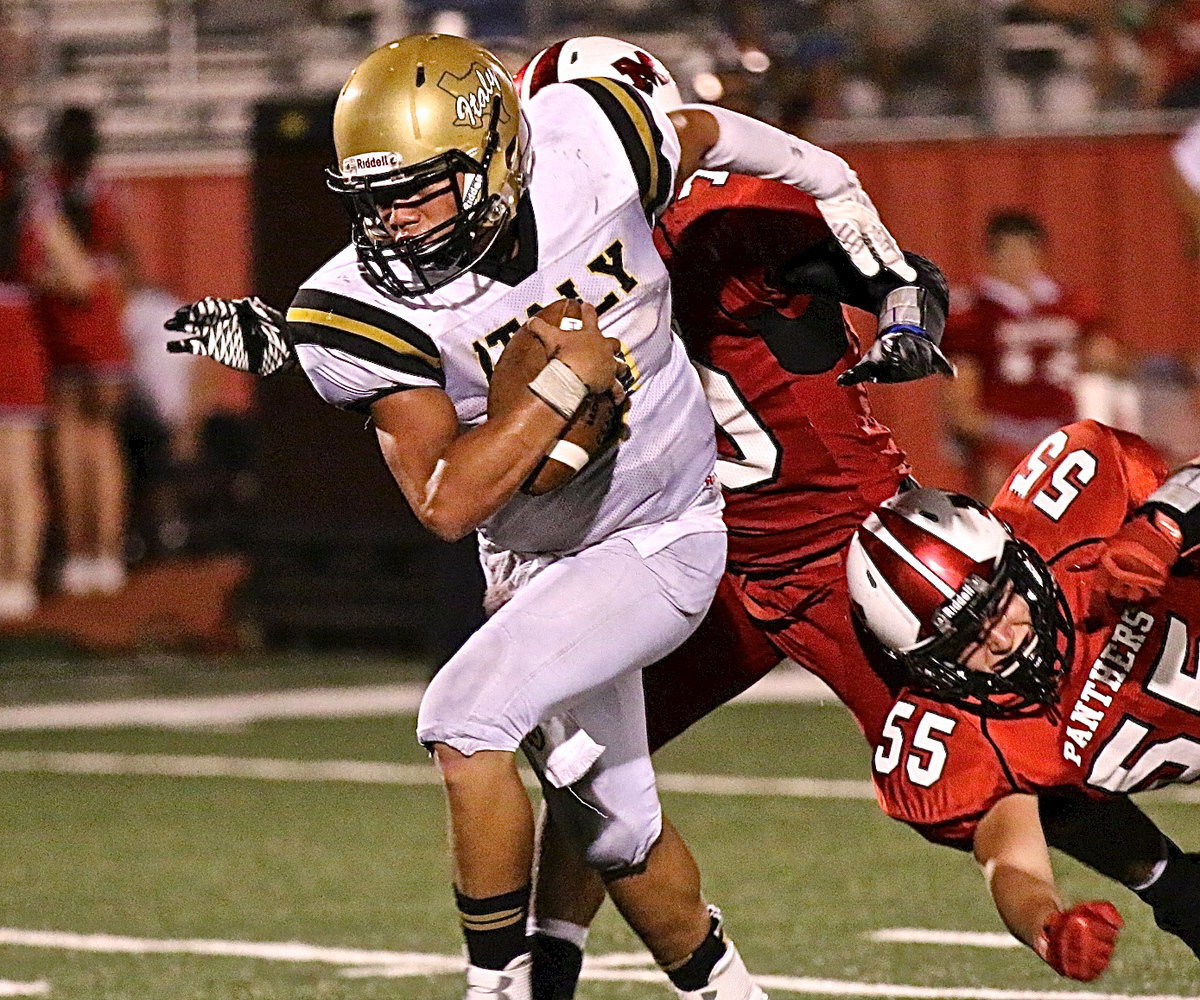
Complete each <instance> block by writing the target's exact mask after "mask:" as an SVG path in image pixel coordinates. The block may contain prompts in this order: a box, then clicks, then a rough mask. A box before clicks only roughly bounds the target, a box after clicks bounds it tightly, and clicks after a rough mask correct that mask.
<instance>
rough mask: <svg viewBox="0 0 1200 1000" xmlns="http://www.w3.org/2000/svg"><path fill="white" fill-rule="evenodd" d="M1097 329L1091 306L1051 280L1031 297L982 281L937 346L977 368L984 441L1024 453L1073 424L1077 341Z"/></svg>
mask: <svg viewBox="0 0 1200 1000" xmlns="http://www.w3.org/2000/svg"><path fill="white" fill-rule="evenodd" d="M1096 322H1097V315H1096V313H1095V312H1094V310H1093V309H1092V308H1091V307H1090V306H1089V305H1087V304H1086V303H1084V302H1083V301H1082V300H1081V299H1080V298H1078V297H1077V296H1074V295H1071V294H1069V293H1066V292H1064V291H1063V290H1062V289H1061V288H1059V286H1058V285H1057V284H1055V283H1054V282H1053V281H1051V280H1050V279H1049V278H1042V279H1040V280H1039V281H1037V282H1035V284H1034V287H1033V289H1032V290H1031V291H1029V292H1025V291H1023V290H1022V289H1019V288H1017V287H1016V286H1014V285H1010V284H1008V283H1007V282H1003V281H1000V280H998V279H996V278H984V279H983V280H981V281H980V282H979V285H978V287H977V288H976V289H975V291H974V295H973V296H972V297H970V298H969V299H968V304H967V305H966V307H965V308H961V309H955V310H954V311H953V312H951V314H950V316H949V317H948V318H947V320H946V335H945V338H944V339H943V342H942V346H943V347H944V348H945V351H946V353H947V354H951V355H954V354H958V355H966V356H968V357H970V358H971V359H973V360H974V361H975V363H976V364H977V365H978V366H979V371H980V391H981V393H982V400H981V402H982V406H983V408H984V410H986V411H987V413H988V414H989V416H990V421H989V423H990V430H989V434H990V436H991V437H993V438H995V439H997V440H998V441H1001V442H1005V443H1008V444H1015V445H1018V446H1020V447H1021V448H1022V449H1027V448H1030V447H1032V446H1033V445H1034V444H1036V443H1037V442H1038V441H1040V440H1041V439H1042V438H1043V437H1045V436H1046V434H1048V433H1049V432H1050V431H1052V430H1054V428H1055V427H1060V426H1062V425H1063V424H1065V423H1068V422H1070V421H1072V420H1074V419H1075V414H1076V403H1075V394H1074V391H1073V385H1074V382H1075V376H1076V360H1077V356H1078V349H1079V342H1080V339H1081V337H1082V336H1083V335H1084V334H1086V333H1088V332H1089V331H1090V330H1091V328H1092V327H1094V325H1095V324H1096Z"/></svg>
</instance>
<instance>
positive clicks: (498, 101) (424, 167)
mask: <svg viewBox="0 0 1200 1000" xmlns="http://www.w3.org/2000/svg"><path fill="white" fill-rule="evenodd" d="M333 141H334V146H335V147H336V149H337V157H338V164H337V167H336V168H334V169H331V170H329V171H328V173H327V181H328V184H329V187H330V189H331V190H333V191H334V192H335V193H336V194H338V195H340V196H341V197H342V198H343V199H344V201H345V203H346V207H347V209H348V210H349V212H350V218H351V223H352V226H353V231H354V244H355V247H356V248H357V250H358V259H359V262H360V264H361V266H362V268H363V272H364V274H365V275H366V277H367V279H368V280H369V281H370V282H371V283H372V284H373V285H375V286H376V287H378V288H380V289H382V290H384V291H386V292H388V293H390V294H392V295H399V296H406V295H422V294H424V293H426V292H429V291H432V290H433V289H435V288H438V287H440V286H442V285H444V284H446V283H447V282H449V281H451V280H453V279H454V278H456V277H458V275H460V274H462V273H463V272H464V271H467V270H468V269H470V268H471V267H472V265H474V264H475V263H477V262H478V261H479V260H480V258H481V257H483V255H484V254H486V253H487V252H488V250H489V249H490V248H491V247H492V245H493V244H494V243H495V242H496V239H497V238H498V237H499V236H500V234H501V233H502V232H503V231H504V228H505V226H506V225H507V224H508V223H509V222H510V221H511V220H512V219H513V217H514V215H515V214H516V210H517V201H518V199H519V198H520V196H521V191H522V189H523V187H524V175H523V171H522V167H521V163H522V156H523V154H524V146H525V127H524V122H523V119H522V117H521V111H520V108H519V107H518V104H517V91H516V88H515V86H514V85H513V81H512V78H511V77H510V76H509V75H508V71H507V70H505V69H504V67H503V66H502V65H501V64H500V62H499V60H497V59H496V57H495V56H493V55H492V54H491V53H490V52H488V51H487V50H486V49H484V48H482V47H480V46H478V45H476V44H475V43H474V42H470V41H468V40H467V39H465V38H455V37H454V36H453V35H409V36H408V37H407V38H401V39H400V40H399V41H395V42H390V43H389V44H387V45H385V46H383V47H382V48H379V49H376V50H375V51H374V52H372V53H371V54H370V55H369V56H367V58H366V59H364V60H363V61H362V62H361V63H359V65H358V66H357V67H356V68H355V70H354V72H353V73H351V74H350V79H349V80H347V81H346V85H345V86H344V87H343V88H342V92H341V94H340V95H338V100H337V105H336V107H335V108H334V113H333ZM447 189H449V190H451V191H452V192H453V193H454V195H455V198H456V202H457V211H456V213H455V215H454V216H453V217H452V218H451V219H449V220H447V221H446V222H444V223H441V224H439V225H437V226H435V227H434V228H432V229H430V230H429V231H428V232H424V233H421V234H419V235H416V236H409V237H401V238H393V236H392V234H391V233H389V232H388V230H387V228H386V227H385V226H384V225H383V222H382V220H381V217H380V208H381V207H386V206H390V205H391V204H392V202H393V201H395V200H396V199H398V198H401V199H402V198H410V197H413V196H414V195H417V194H419V193H421V192H425V195H426V196H432V195H433V194H438V193H442V192H444V191H445V190H447ZM397 262H398V263H400V264H401V265H403V268H402V269H401V270H400V271H397V269H396V268H395V267H394V266H393V265H394V264H395V263H397Z"/></svg>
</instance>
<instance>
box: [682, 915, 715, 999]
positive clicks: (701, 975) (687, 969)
mask: <svg viewBox="0 0 1200 1000" xmlns="http://www.w3.org/2000/svg"><path fill="white" fill-rule="evenodd" d="M726 947H727V945H726V944H725V935H724V934H723V933H722V932H721V923H720V921H719V920H718V919H717V918H716V917H713V918H712V923H711V924H709V927H708V934H707V936H706V937H705V938H704V940H703V941H701V942H700V947H699V948H697V949H696V950H695V951H694V952H692V953H691V955H689V956H688V958H687V961H685V962H684V963H683V964H682V965H679V966H676V967H675V968H674V969H672V970H671V971H670V972H668V973H667V978H668V979H670V980H671V982H672V983H674V984H675V987H676V988H677V989H681V990H683V991H684V992H685V993H691V992H694V991H696V990H698V989H700V988H701V987H702V986H707V985H708V977H709V976H711V975H712V970H713V969H714V968H715V967H716V964H717V963H718V962H719V961H720V960H721V956H722V955H724V954H725V948H726Z"/></svg>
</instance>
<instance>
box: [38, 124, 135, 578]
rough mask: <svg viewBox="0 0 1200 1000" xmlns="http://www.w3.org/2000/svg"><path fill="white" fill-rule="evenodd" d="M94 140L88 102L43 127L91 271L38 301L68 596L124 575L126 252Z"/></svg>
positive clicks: (57, 185)
mask: <svg viewBox="0 0 1200 1000" xmlns="http://www.w3.org/2000/svg"><path fill="white" fill-rule="evenodd" d="M99 145H100V140H99V135H98V133H97V130H96V124H95V121H94V119H93V116H92V113H91V111H89V110H88V109H86V108H66V109H64V110H63V112H62V113H61V114H60V115H59V116H58V118H57V119H56V120H55V122H54V124H53V126H52V128H51V130H50V134H49V142H48V146H49V152H50V155H51V165H52V173H51V181H52V183H53V186H54V191H55V194H56V195H57V199H58V202H59V204H60V206H61V208H62V211H63V214H64V215H65V216H66V218H67V219H68V221H69V222H70V224H71V227H72V229H74V231H75V233H76V235H77V237H78V238H79V239H80V240H81V241H82V243H83V244H84V246H85V247H86V249H87V252H88V256H89V257H90V259H91V261H92V264H93V267H94V268H95V270H96V273H97V281H96V283H95V286H94V287H93V289H92V291H91V292H90V293H89V294H88V296H87V297H86V298H84V299H82V300H80V299H70V298H65V297H63V296H61V295H58V294H48V295H45V296H43V297H42V299H41V301H40V303H39V305H40V311H41V314H42V321H43V324H44V326H45V333H46V346H47V351H48V353H49V356H50V364H51V369H52V374H53V380H54V387H55V395H54V466H55V472H56V479H57V482H58V485H59V488H60V493H61V495H60V497H59V506H60V508H61V511H62V518H63V533H64V536H65V541H66V560H65V562H64V563H63V566H62V571H61V578H60V584H61V588H62V590H63V591H65V592H67V593H74V594H86V593H111V592H113V591H115V590H119V589H120V588H121V587H122V586H123V585H124V582H125V562H124V534H125V507H126V495H125V494H126V481H125V464H124V457H123V453H122V449H121V445H120V438H119V436H118V433H117V425H118V418H119V415H120V410H121V407H122V405H123V402H124V395H125V382H126V378H127V375H128V369H129V353H128V349H127V348H126V345H125V340H124V334H123V332H122V327H121V311H122V288H121V265H122V264H124V263H126V261H127V258H128V253H127V243H126V240H125V237H124V233H123V229H122V225H121V214H122V213H121V212H120V210H119V207H118V204H117V199H116V197H115V195H114V192H113V190H112V188H111V187H110V186H109V185H108V184H107V183H106V182H105V181H104V179H103V178H101V177H100V176H99V175H98V174H97V172H96V170H95V169H94V162H95V157H96V154H97V152H98V151H99Z"/></svg>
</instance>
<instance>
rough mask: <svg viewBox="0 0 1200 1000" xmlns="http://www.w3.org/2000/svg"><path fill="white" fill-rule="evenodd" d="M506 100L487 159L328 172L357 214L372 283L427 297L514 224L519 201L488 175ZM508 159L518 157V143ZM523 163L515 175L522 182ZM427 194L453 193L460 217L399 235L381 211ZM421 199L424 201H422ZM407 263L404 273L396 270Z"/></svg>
mask: <svg viewBox="0 0 1200 1000" xmlns="http://www.w3.org/2000/svg"><path fill="white" fill-rule="evenodd" d="M501 112H502V107H501V102H500V99H499V98H496V99H495V100H494V101H493V102H492V108H491V121H490V125H489V128H488V141H487V144H486V146H485V148H484V150H483V154H482V156H481V158H480V159H479V160H476V159H474V158H473V157H471V156H470V155H468V154H467V153H465V152H463V151H462V150H459V149H451V150H448V151H446V152H444V153H440V154H438V155H437V156H433V157H430V158H429V159H427V160H424V161H423V162H421V163H418V164H416V165H414V166H410V167H402V166H395V167H392V168H390V169H383V170H371V171H370V172H367V171H364V172H363V173H361V174H357V175H356V174H354V173H353V172H351V171H349V170H347V169H345V168H346V164H345V163H344V164H343V169H342V170H336V169H330V170H327V171H326V183H327V184H328V186H329V188H330V190H332V191H333V192H334V193H335V194H337V195H339V196H340V197H341V198H342V201H343V204H344V205H345V206H346V210H347V212H348V213H349V215H350V220H351V227H352V233H353V240H354V246H355V249H356V251H357V253H358V259H359V264H360V266H361V268H362V270H363V272H364V275H365V277H366V278H367V280H368V281H369V282H370V283H371V284H372V285H373V286H375V287H376V288H378V289H380V290H382V291H384V292H386V293H387V294H389V295H392V296H396V297H401V298H402V297H406V296H412V295H424V294H426V293H427V292H431V291H433V290H434V289H437V288H440V287H442V286H443V285H445V284H447V283H449V282H451V281H453V280H454V279H455V278H457V277H458V276H459V275H461V274H463V273H465V272H466V271H468V270H470V269H471V268H472V267H473V266H475V265H476V264H477V263H478V262H479V261H480V260H481V259H482V258H483V257H484V256H486V254H487V253H488V251H489V250H491V248H492V247H493V246H494V245H495V243H496V240H497V239H498V238H499V237H500V235H501V233H503V231H504V229H505V227H506V225H507V224H508V222H509V221H510V220H511V216H512V209H511V202H512V199H511V197H506V196H505V193H504V192H496V191H489V190H488V176H489V175H488V171H489V167H490V166H491V163H492V159H493V157H494V156H495V155H496V153H497V151H498V147H499V140H500V136H499V130H498V129H497V122H498V120H499V117H500V115H501ZM511 145H512V146H513V148H512V149H509V150H505V151H504V155H505V157H506V159H508V160H509V161H510V162H511V161H515V159H516V157H517V151H516V141H515V140H514V141H513V143H512V144H511ZM519 170H520V168H519V164H518V165H517V166H516V169H515V171H514V173H516V175H517V177H518V179H519ZM422 192H427V193H426V194H425V196H424V198H423V199H422V201H425V200H428V199H431V198H434V197H437V196H439V195H441V194H443V193H446V192H449V193H452V194H453V196H454V201H455V208H454V214H453V215H452V216H451V217H450V218H448V219H446V220H445V221H444V222H440V223H438V224H436V225H434V226H433V227H432V228H430V229H428V230H426V231H425V232H423V233H418V234H417V235H415V236H407V237H399V238H396V237H394V236H393V235H392V234H391V233H390V232H389V230H388V228H387V226H386V225H385V224H384V222H383V219H382V217H381V214H380V213H381V211H382V210H386V209H387V208H388V207H390V206H391V205H392V203H393V202H394V201H396V200H403V199H409V198H412V197H414V196H416V195H419V194H421V193H422ZM420 203H421V202H418V203H417V204H420ZM396 262H399V263H400V264H401V265H403V270H402V271H401V272H398V271H397V270H396V269H395V268H394V267H393V265H394V264H395V263H396Z"/></svg>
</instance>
